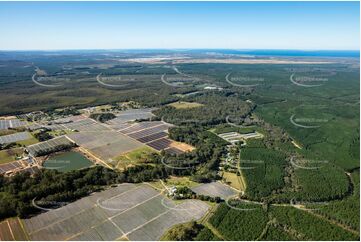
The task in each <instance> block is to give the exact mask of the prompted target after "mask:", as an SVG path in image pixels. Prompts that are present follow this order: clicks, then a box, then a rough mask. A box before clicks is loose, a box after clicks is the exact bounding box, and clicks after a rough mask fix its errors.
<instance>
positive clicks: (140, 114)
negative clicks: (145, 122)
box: [107, 108, 154, 129]
mask: <svg viewBox="0 0 361 242" xmlns="http://www.w3.org/2000/svg"><path fill="white" fill-rule="evenodd" d="M152 110H153V109H149V108H147V109H130V110H125V111H122V112H120V113H119V114H117V117H116V118H115V119H112V120H110V121H108V122H107V124H109V125H110V126H112V128H115V129H121V128H123V127H124V126H123V124H124V123H127V122H130V121H135V120H137V119H148V118H151V117H153V116H154V115H153V114H152V112H151V111H152Z"/></svg>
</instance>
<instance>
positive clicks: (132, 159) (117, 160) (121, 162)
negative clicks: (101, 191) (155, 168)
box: [110, 146, 156, 170]
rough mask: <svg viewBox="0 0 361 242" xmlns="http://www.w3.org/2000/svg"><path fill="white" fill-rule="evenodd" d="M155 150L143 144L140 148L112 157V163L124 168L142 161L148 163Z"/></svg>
mask: <svg viewBox="0 0 361 242" xmlns="http://www.w3.org/2000/svg"><path fill="white" fill-rule="evenodd" d="M155 152H156V151H155V150H153V149H151V148H150V147H148V146H142V147H140V148H137V149H135V150H132V151H130V152H127V153H123V154H122V155H120V156H117V157H114V158H112V161H111V163H110V164H112V165H113V166H114V167H115V168H117V169H120V170H124V169H125V168H126V167H129V166H134V165H136V164H140V163H147V162H148V158H149V155H151V154H152V153H155Z"/></svg>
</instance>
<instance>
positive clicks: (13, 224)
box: [0, 218, 29, 241]
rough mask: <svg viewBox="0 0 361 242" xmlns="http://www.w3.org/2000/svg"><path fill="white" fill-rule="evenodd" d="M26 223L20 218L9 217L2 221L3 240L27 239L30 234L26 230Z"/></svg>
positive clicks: (0, 234)
mask: <svg viewBox="0 0 361 242" xmlns="http://www.w3.org/2000/svg"><path fill="white" fill-rule="evenodd" d="M23 226H24V225H23V224H22V222H21V221H20V219H18V218H9V219H7V220H4V221H2V222H0V240H1V241H26V240H29V237H28V234H27V233H26V232H25V230H24V227H23Z"/></svg>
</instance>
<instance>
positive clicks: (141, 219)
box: [23, 184, 209, 240]
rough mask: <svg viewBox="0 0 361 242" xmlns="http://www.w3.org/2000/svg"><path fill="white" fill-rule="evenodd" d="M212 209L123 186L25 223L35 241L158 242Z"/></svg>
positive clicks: (142, 187) (145, 187)
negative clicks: (120, 241)
mask: <svg viewBox="0 0 361 242" xmlns="http://www.w3.org/2000/svg"><path fill="white" fill-rule="evenodd" d="M208 208H209V206H208V205H207V204H206V203H204V202H201V201H197V200H187V201H184V202H182V203H180V204H175V203H174V202H172V201H171V200H169V199H167V198H165V197H164V196H163V195H161V194H160V193H159V191H157V190H154V189H153V188H151V187H150V186H148V185H133V184H122V185H119V186H118V187H115V188H110V189H108V190H105V191H103V192H99V193H94V194H92V195H91V196H88V197H85V198H82V199H80V200H78V201H76V202H73V203H70V204H68V205H65V206H63V207H61V208H58V209H54V210H51V211H48V212H45V213H42V214H40V215H37V216H35V217H32V218H29V219H25V220H23V223H24V227H25V229H26V231H27V232H28V234H29V237H30V239H31V240H116V239H126V238H128V239H130V240H158V239H159V238H160V237H161V235H162V234H163V233H164V232H165V231H166V230H167V229H168V228H170V227H172V226H173V225H175V224H178V223H184V222H188V221H190V220H193V219H194V220H197V219H200V218H201V217H203V216H204V215H205V213H206V212H207V210H208Z"/></svg>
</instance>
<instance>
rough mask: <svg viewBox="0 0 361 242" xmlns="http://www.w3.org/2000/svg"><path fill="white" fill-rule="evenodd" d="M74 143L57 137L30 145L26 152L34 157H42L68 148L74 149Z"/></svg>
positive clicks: (65, 138) (63, 137) (62, 137)
mask: <svg viewBox="0 0 361 242" xmlns="http://www.w3.org/2000/svg"><path fill="white" fill-rule="evenodd" d="M73 145H74V143H73V142H72V141H71V140H69V139H68V138H67V137H66V136H60V137H56V138H54V139H50V140H47V141H43V142H40V143H36V144H33V145H29V146H28V147H26V150H27V151H28V152H29V153H30V154H31V155H33V156H41V155H45V154H49V153H53V152H55V151H59V150H61V149H64V148H66V147H72V146H73Z"/></svg>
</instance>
